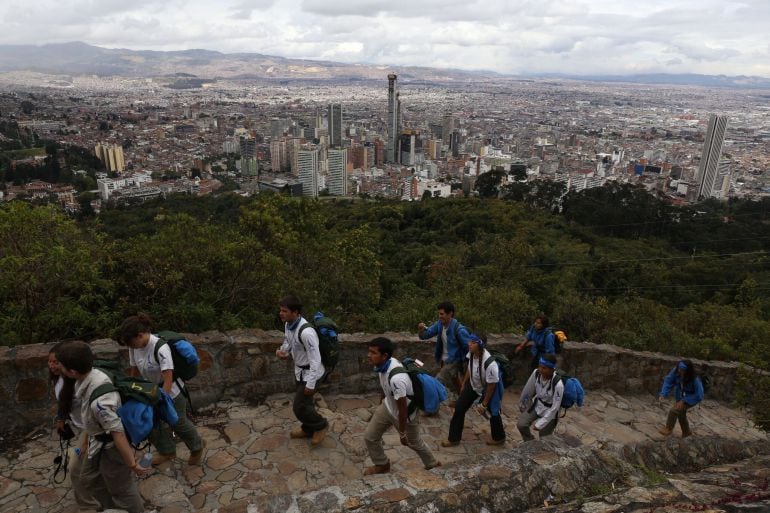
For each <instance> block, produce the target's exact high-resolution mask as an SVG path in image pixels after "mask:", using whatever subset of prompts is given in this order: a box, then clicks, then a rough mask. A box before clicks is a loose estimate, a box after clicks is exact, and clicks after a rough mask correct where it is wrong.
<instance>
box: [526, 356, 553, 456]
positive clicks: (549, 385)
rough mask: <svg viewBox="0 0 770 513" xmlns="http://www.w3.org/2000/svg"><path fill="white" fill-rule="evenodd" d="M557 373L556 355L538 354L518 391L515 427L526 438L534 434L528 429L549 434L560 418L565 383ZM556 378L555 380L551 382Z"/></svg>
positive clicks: (528, 438) (541, 436)
mask: <svg viewBox="0 0 770 513" xmlns="http://www.w3.org/2000/svg"><path fill="white" fill-rule="evenodd" d="M555 375H556V357H555V356H554V355H552V354H546V355H543V356H541V357H540V360H539V361H538V367H537V369H535V370H534V371H532V374H530V376H529V379H528V380H527V384H526V385H524V389H523V390H522V391H521V398H520V399H519V411H521V415H520V416H519V420H518V421H517V422H516V427H517V428H518V429H519V433H521V437H522V438H523V439H524V441H525V442H528V441H529V440H534V439H535V437H534V436H533V435H532V432H531V431H530V430H529V428H530V426H532V429H534V430H535V431H537V432H538V433H539V434H540V438H543V437H544V436H548V435H550V434H551V433H553V430H554V429H556V424H557V423H558V422H559V415H558V414H559V408H560V407H561V400H562V396H563V395H564V383H562V381H561V380H559V379H558V378H554V377H555ZM554 381H556V383H554Z"/></svg>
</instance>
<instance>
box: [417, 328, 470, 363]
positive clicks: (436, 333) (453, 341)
mask: <svg viewBox="0 0 770 513" xmlns="http://www.w3.org/2000/svg"><path fill="white" fill-rule="evenodd" d="M443 326H444V325H443V324H441V321H436V322H435V323H433V325H432V326H430V327H429V328H425V331H423V332H422V333H421V334H420V335H419V336H420V340H427V339H429V338H431V337H436V349H435V351H434V353H433V356H434V358H435V359H436V361H437V362H440V361H441V356H442V354H443V353H444V344H443V343H442V341H441V329H442V328H443ZM470 338H471V335H470V333H468V329H467V328H466V327H465V326H463V325H462V324H461V323H460V321H458V320H457V319H452V322H450V323H449V328H448V329H447V334H446V341H447V362H448V363H454V362H462V361H463V360H464V359H465V355H466V354H468V341H469V340H470Z"/></svg>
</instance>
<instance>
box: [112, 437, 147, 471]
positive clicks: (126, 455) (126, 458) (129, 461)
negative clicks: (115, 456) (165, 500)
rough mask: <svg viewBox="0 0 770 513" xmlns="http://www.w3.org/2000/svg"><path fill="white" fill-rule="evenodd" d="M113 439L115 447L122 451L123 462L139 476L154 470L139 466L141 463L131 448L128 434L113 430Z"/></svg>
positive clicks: (119, 451)
mask: <svg viewBox="0 0 770 513" xmlns="http://www.w3.org/2000/svg"><path fill="white" fill-rule="evenodd" d="M110 434H111V435H112V441H113V442H115V448H116V449H117V450H118V453H120V457H121V458H122V459H123V463H124V464H125V465H126V466H127V467H128V468H130V469H131V470H132V471H133V472H134V474H136V475H137V476H144V475H147V474H149V473H150V472H151V471H152V468H144V467H141V466H139V463H138V462H137V461H136V459H135V458H134V452H133V451H132V450H131V446H130V445H129V443H128V439H127V438H126V434H125V433H123V432H122V431H112V432H110Z"/></svg>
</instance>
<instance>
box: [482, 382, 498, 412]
mask: <svg viewBox="0 0 770 513" xmlns="http://www.w3.org/2000/svg"><path fill="white" fill-rule="evenodd" d="M496 388H497V383H487V389H486V390H485V391H484V394H483V395H482V396H481V399H480V400H479V413H484V412H485V411H486V410H487V409H488V408H489V402H490V401H491V400H492V396H494V395H495V389H496Z"/></svg>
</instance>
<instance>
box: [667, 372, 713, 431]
mask: <svg viewBox="0 0 770 513" xmlns="http://www.w3.org/2000/svg"><path fill="white" fill-rule="evenodd" d="M671 390H675V394H674V395H675V398H676V402H675V403H674V406H672V407H671V409H670V410H669V411H668V418H667V419H666V425H665V426H663V427H662V428H660V434H661V435H663V436H668V435H670V434H671V431H673V429H674V425H675V424H676V421H677V419H678V420H679V427H681V428H682V438H685V437H688V436H690V435H691V434H692V431H690V423H689V422H688V421H687V410H688V409H689V408H692V407H693V406H695V405H696V404H698V403H699V402H701V401H702V400H703V382H702V381H701V379H700V377H698V376H697V375H696V374H695V368H694V367H693V365H692V362H691V361H690V360H682V361H680V362H679V363H677V364H676V367H674V368H673V369H671V371H670V372H669V373H668V374H667V375H666V377H665V378H664V379H663V387H661V389H660V394H659V395H658V400H659V401H661V402H662V401H663V400H664V399H665V398H666V397H668V395H669V394H670V393H671Z"/></svg>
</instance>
